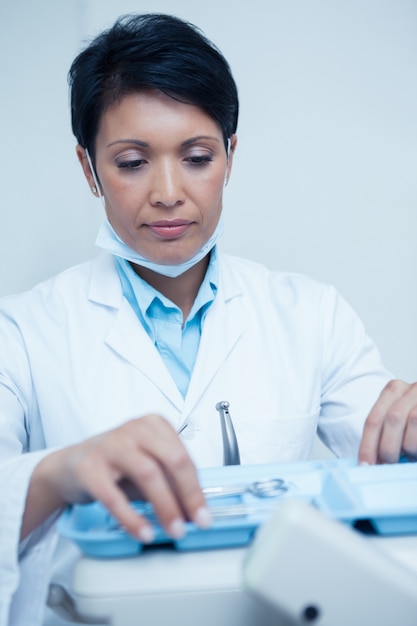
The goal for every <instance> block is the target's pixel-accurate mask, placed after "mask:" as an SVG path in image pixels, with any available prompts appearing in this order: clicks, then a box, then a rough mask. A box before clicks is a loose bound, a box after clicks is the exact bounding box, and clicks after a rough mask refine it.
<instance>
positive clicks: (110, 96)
mask: <svg viewBox="0 0 417 626" xmlns="http://www.w3.org/2000/svg"><path fill="white" fill-rule="evenodd" d="M68 80H69V85H70V97H71V121H72V130H73V133H74V135H75V137H76V139H77V141H78V143H79V144H80V145H81V146H83V147H84V148H87V149H88V151H89V152H90V154H91V155H92V156H93V158H94V155H95V149H94V142H95V138H96V135H97V132H98V126H99V122H100V117H101V115H102V114H103V112H104V111H105V110H106V108H107V107H108V106H110V105H111V104H112V103H114V102H116V101H117V100H119V99H120V98H122V97H123V96H125V95H128V94H130V93H135V92H137V91H140V90H141V89H146V88H152V89H157V90H159V91H161V92H163V93H164V94H166V95H168V96H170V97H172V98H174V99H177V100H180V101H183V102H187V103H190V104H193V105H196V106H198V107H200V108H201V109H202V110H204V111H205V112H206V113H207V114H208V115H209V116H210V117H211V118H213V119H214V120H215V121H216V122H217V123H218V124H219V126H220V128H221V130H222V133H223V137H224V141H225V145H226V144H227V139H228V138H229V137H230V136H231V135H232V134H233V133H234V132H236V127H237V120H238V111H239V101H238V94H237V88H236V84H235V81H234V79H233V76H232V73H231V70H230V67H229V64H228V63H227V61H226V59H225V58H224V56H223V55H222V53H221V52H220V51H219V50H218V49H217V47H216V46H215V45H214V44H213V43H212V42H211V41H209V40H208V39H207V38H206V37H205V36H204V35H203V33H202V32H201V31H200V30H199V29H198V28H197V27H196V26H194V25H193V24H190V23H189V22H185V21H183V20H181V19H179V18H177V17H174V16H172V15H164V14H160V13H148V14H143V15H124V16H122V17H120V18H119V19H118V20H117V21H116V22H115V24H114V25H113V26H112V27H111V28H110V29H108V30H106V31H103V32H102V33H101V34H99V35H98V36H97V37H96V38H95V39H94V40H93V41H92V42H91V43H90V44H89V45H88V46H87V47H86V48H85V49H84V50H83V51H82V52H80V54H79V55H78V56H77V57H76V58H75V59H74V61H73V63H72V65H71V68H70V71H69V74H68Z"/></svg>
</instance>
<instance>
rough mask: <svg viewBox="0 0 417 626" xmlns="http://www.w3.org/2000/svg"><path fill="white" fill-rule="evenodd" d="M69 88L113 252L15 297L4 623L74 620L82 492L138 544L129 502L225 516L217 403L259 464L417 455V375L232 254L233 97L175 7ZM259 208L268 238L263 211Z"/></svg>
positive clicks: (337, 308)
mask: <svg viewBox="0 0 417 626" xmlns="http://www.w3.org/2000/svg"><path fill="white" fill-rule="evenodd" d="M70 86H71V111H72V126H73V131H74V134H75V136H76V138H77V141H78V146H77V156H78V159H79V161H80V163H81V166H82V169H83V172H84V175H85V177H86V179H87V182H88V184H89V186H90V188H91V192H92V193H93V194H94V195H95V196H97V197H100V198H101V199H102V201H103V204H104V208H105V214H106V218H107V219H106V221H105V223H104V224H103V226H102V228H101V230H100V232H99V235H98V238H97V245H98V246H99V247H100V248H101V249H102V252H101V254H100V255H99V256H98V257H97V258H96V259H94V260H93V261H91V262H89V263H85V264H83V265H81V266H78V267H75V268H70V269H69V270H67V271H66V272H63V273H62V274H60V275H58V276H56V277H54V278H52V279H50V280H48V281H46V282H44V283H42V284H41V285H38V286H37V287H35V288H34V289H33V290H31V291H30V292H28V293H25V294H21V295H18V296H13V297H9V298H5V299H3V300H2V301H1V302H0V467H1V471H2V481H1V486H0V502H1V504H2V508H3V511H5V512H7V514H4V515H3V516H2V518H1V520H0V541H1V545H2V558H1V564H0V625H1V626H3V625H6V624H13V626H23V625H24V626H27V624H31V626H32V625H33V626H36V625H38V624H39V625H40V624H47V623H53V624H57V623H58V622H57V618H56V617H53V618H51V617H50V616H48V612H47V611H46V609H45V604H46V597H47V590H48V584H49V582H50V580H51V579H52V580H54V581H58V582H61V583H64V584H65V581H66V580H67V579H68V575H69V572H70V567H71V563H72V562H73V560H74V558H75V557H76V550H75V548H74V546H72V545H68V544H67V543H65V542H64V541H63V540H61V539H59V538H58V536H57V534H56V532H55V521H56V519H57V516H58V515H59V513H60V512H61V511H62V509H63V508H64V507H65V506H66V505H67V504H70V503H82V502H88V501H91V500H100V501H101V502H103V504H104V505H105V506H106V507H107V508H108V509H109V510H110V512H111V513H112V514H113V515H114V516H115V517H116V518H117V519H118V520H119V522H120V523H121V524H122V525H123V526H124V527H125V528H126V529H127V530H128V532H130V533H131V534H132V535H134V536H136V537H139V538H140V540H141V541H143V542H151V541H152V538H153V534H152V528H151V527H150V526H149V525H148V524H147V523H146V521H145V520H144V519H142V518H141V517H140V516H138V515H137V514H136V513H135V512H134V511H133V509H132V508H131V506H130V505H129V498H130V497H138V496H139V495H140V497H143V498H146V499H147V500H149V501H150V502H151V503H152V504H153V506H154V507H155V510H156V512H157V515H158V517H159V518H160V520H161V522H162V524H163V526H164V528H165V529H166V531H167V532H168V533H169V534H170V535H171V536H173V537H180V536H181V535H182V534H183V533H184V521H185V520H187V519H190V520H193V521H195V522H196V523H197V524H199V525H200V526H201V527H203V528H204V527H207V526H209V525H210V513H209V510H208V508H207V507H206V504H205V501H204V497H203V495H202V492H201V490H200V487H199V484H198V476H197V470H196V468H197V467H203V466H210V465H211V466H213V465H221V464H222V460H223V457H222V451H223V448H222V432H221V427H220V423H219V419H218V415H217V412H216V409H215V407H216V404H217V403H218V402H219V401H222V400H227V401H229V402H230V406H231V412H232V415H233V424H234V430H235V433H236V438H237V442H238V446H239V454H240V460H241V462H242V463H246V464H250V463H264V462H281V461H296V460H302V459H307V458H308V457H309V454H310V451H311V447H312V444H313V440H314V436H315V434H316V432H318V434H319V435H320V437H321V438H322V440H323V441H324V442H325V443H326V445H328V446H329V447H330V448H331V449H332V450H333V451H334V452H335V454H337V455H338V456H351V455H357V454H358V453H359V460H360V461H363V462H369V463H375V462H384V461H389V462H391V461H396V460H398V458H399V455H400V454H401V452H402V451H405V452H408V453H409V454H415V453H416V451H417V435H416V412H415V411H416V409H415V407H416V404H417V403H416V395H417V394H416V388H415V386H409V385H406V384H405V383H400V382H398V381H397V382H390V383H389V386H388V387H387V388H386V389H385V390H384V387H385V386H386V385H387V383H388V382H389V381H390V379H391V378H392V377H391V375H390V374H389V373H388V372H387V371H386V370H385V369H384V368H383V366H382V365H381V362H380V357H379V354H378V351H377V349H376V347H375V346H374V344H373V343H372V341H371V340H370V339H369V337H367V335H366V333H365V330H364V328H363V325H362V323H361V321H360V320H359V319H358V318H357V316H356V315H355V313H354V312H353V311H352V310H351V308H350V307H349V306H348V304H347V303H346V302H345V301H344V300H343V299H342V298H341V297H340V295H339V294H338V293H337V292H336V291H335V290H334V289H333V288H332V287H329V286H327V285H321V284H318V283H316V282H315V281H313V280H310V279H308V278H306V277H303V276H299V275H293V274H284V273H277V272H270V271H269V270H268V269H267V268H265V267H263V266H260V265H258V264H256V263H253V262H250V261H247V260H244V259H240V258H234V257H230V256H227V255H225V254H222V253H220V251H219V250H218V246H217V242H218V238H219V236H220V235H221V231H222V217H221V216H222V202H223V191H224V187H225V185H226V184H227V182H228V180H229V177H230V175H231V170H232V165H233V157H234V154H235V150H236V146H237V138H236V127H237V119H238V97H237V90H236V85H235V83H234V80H233V77H232V75H231V72H230V68H229V66H228V64H227V62H226V61H225V59H224V58H223V56H222V55H221V53H220V52H219V51H218V50H217V49H216V48H215V46H214V45H213V44H212V43H211V42H209V41H208V40H207V39H206V38H205V37H204V36H203V35H202V34H201V33H200V32H199V31H198V30H197V29H196V28H195V27H193V26H192V25H190V24H187V23H185V22H183V21H181V20H179V19H176V18H174V17H171V16H164V15H143V16H131V17H125V18H122V19H121V20H119V21H118V22H117V23H116V24H115V25H114V26H113V27H112V28H111V29H109V30H108V31H106V32H104V33H102V34H101V35H99V36H98V37H97V38H96V39H95V40H94V41H93V42H92V43H91V44H90V45H89V46H88V47H87V48H86V49H85V50H83V51H82V52H81V53H80V55H79V56H78V57H77V58H76V59H75V61H74V63H73V65H72V67H71V70H70ZM242 217H243V218H244V219H250V220H252V222H253V224H254V236H262V230H261V227H260V225H259V224H257V220H256V207H252V206H244V207H242ZM262 227H264V226H262ZM257 228H258V230H259V232H258V233H257ZM383 390H384V391H383ZM380 394H382V395H381V397H380V399H379V401H378V402H377V404H376V406H375V407H374V408H373V409H372V407H373V405H374V404H375V402H376V400H377V398H378V397H379V395H380ZM371 409H372V411H371ZM368 415H369V417H368V418H367V416H368ZM364 425H365V426H364ZM364 427H365V430H363V429H364ZM361 439H362V443H361ZM48 620H50V621H48Z"/></svg>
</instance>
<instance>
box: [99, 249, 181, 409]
mask: <svg viewBox="0 0 417 626" xmlns="http://www.w3.org/2000/svg"><path fill="white" fill-rule="evenodd" d="M104 263H106V258H105V257H104V259H103V256H102V257H99V258H98V259H97V263H96V267H98V266H101V270H100V271H95V269H93V273H92V278H91V284H90V291H89V298H90V299H91V300H94V301H95V302H98V303H100V304H102V305H106V306H110V307H112V308H115V311H114V321H113V324H112V325H111V326H110V329H109V331H108V333H107V335H106V337H105V342H106V344H107V345H108V346H109V347H111V348H112V350H114V351H115V352H116V353H117V354H119V355H120V357H122V358H123V359H125V360H126V361H128V362H129V363H131V364H132V365H133V366H134V367H135V368H136V369H138V370H139V371H140V372H141V373H142V375H143V376H145V377H146V378H148V380H150V381H151V382H152V383H153V384H154V385H155V386H156V387H158V389H159V390H160V391H161V392H162V393H163V394H164V395H165V396H166V397H167V398H168V399H169V400H170V402H172V403H173V404H174V405H175V406H176V407H177V408H178V409H179V410H182V407H183V404H184V401H183V398H182V396H181V394H180V392H179V391H178V388H177V386H176V385H175V383H174V381H173V379H172V377H171V375H170V374H169V372H168V370H167V368H166V366H165V364H164V362H163V360H162V358H161V356H160V355H159V353H158V351H157V349H156V348H155V346H154V345H153V343H152V341H151V339H150V338H149V336H148V334H147V332H146V330H145V329H144V328H143V326H142V324H140V322H139V321H138V319H137V317H136V315H135V313H134V311H133V309H132V307H131V306H130V304H129V303H128V302H127V300H126V299H125V298H124V297H123V294H122V290H121V285H120V281H119V277H118V274H117V271H116V269H115V266H114V262H113V260H112V259H111V264H110V265H109V264H108V260H107V266H108V267H107V270H108V271H107V272H104V273H103V264H104ZM103 276H105V277H106V280H103Z"/></svg>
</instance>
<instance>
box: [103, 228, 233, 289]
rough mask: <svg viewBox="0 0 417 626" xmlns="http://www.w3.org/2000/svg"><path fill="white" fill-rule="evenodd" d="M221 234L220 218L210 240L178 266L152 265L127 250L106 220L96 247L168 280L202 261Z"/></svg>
mask: <svg viewBox="0 0 417 626" xmlns="http://www.w3.org/2000/svg"><path fill="white" fill-rule="evenodd" d="M222 232H223V217H222V216H220V219H219V222H218V224H217V226H216V230H215V231H214V233H213V234H212V236H211V237H210V239H209V240H208V241H207V242H206V243H205V244H204V246H203V247H202V248H200V250H199V251H198V252H197V253H196V254H195V255H194V256H193V257H192V258H191V259H189V260H188V261H184V262H183V263H179V264H178V265H162V264H161V263H153V262H152V261H149V259H146V258H145V257H143V256H141V255H140V254H138V253H137V252H135V250H132V248H129V246H127V245H126V244H125V243H124V241H122V240H121V239H120V237H119V236H118V235H117V234H116V232H115V231H114V229H113V227H112V225H111V224H110V222H109V221H108V220H106V221H105V222H104V224H102V226H101V227H100V230H99V232H98V235H97V239H96V245H97V246H98V247H99V248H102V249H103V250H107V252H110V253H111V254H114V255H115V256H119V257H121V258H122V259H126V261H130V262H131V263H135V264H136V265H140V266H141V267H147V268H148V269H150V270H152V271H154V272H156V273H157V274H162V275H163V276H169V277H170V278H176V277H177V276H180V275H181V274H184V272H186V271H187V270H189V269H190V268H191V267H193V266H194V265H196V264H197V263H198V262H199V261H201V259H203V258H204V257H205V256H206V255H207V254H208V253H209V252H210V250H211V249H212V248H214V246H215V245H216V243H217V240H218V239H219V237H220V235H221V234H222Z"/></svg>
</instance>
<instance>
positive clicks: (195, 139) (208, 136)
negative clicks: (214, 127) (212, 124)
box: [181, 135, 219, 146]
mask: <svg viewBox="0 0 417 626" xmlns="http://www.w3.org/2000/svg"><path fill="white" fill-rule="evenodd" d="M202 139H209V140H210V141H217V143H219V139H218V137H215V136H214V135H197V137H191V138H190V139H186V140H185V141H183V142H182V144H181V146H189V145H190V144H193V143H197V142H198V141H201V140H202Z"/></svg>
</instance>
